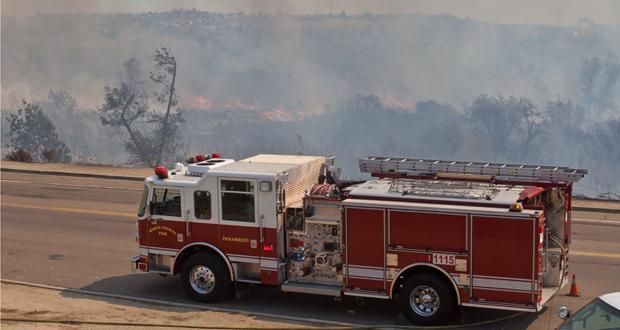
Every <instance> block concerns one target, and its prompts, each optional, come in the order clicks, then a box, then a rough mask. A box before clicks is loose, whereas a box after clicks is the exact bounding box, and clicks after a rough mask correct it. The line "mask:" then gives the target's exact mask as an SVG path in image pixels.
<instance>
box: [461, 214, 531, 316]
mask: <svg viewBox="0 0 620 330" xmlns="http://www.w3.org/2000/svg"><path fill="white" fill-rule="evenodd" d="M472 219H473V220H472V257H471V260H472V261H471V262H472V292H471V300H472V303H475V304H480V305H484V304H486V305H498V304H501V305H502V306H506V307H514V308H524V307H526V306H530V307H531V306H533V305H535V304H534V301H533V300H534V266H535V264H534V263H535V260H534V244H535V237H534V235H535V233H536V230H535V223H536V222H535V221H534V219H533V218H504V217H494V216H481V215H474V216H473V217H472Z"/></svg>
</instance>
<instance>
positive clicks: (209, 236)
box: [184, 186, 220, 245]
mask: <svg viewBox="0 0 620 330" xmlns="http://www.w3.org/2000/svg"><path fill="white" fill-rule="evenodd" d="M214 188H215V187H213V186H206V187H199V188H198V189H192V188H186V189H185V195H184V200H185V213H184V219H185V230H184V236H185V243H186V244H189V243H192V242H207V243H210V244H215V245H217V244H218V243H219V240H220V237H219V228H218V218H217V214H216V213H217V212H216V209H215V205H217V204H216V203H217V198H216V197H217V190H216V189H214Z"/></svg>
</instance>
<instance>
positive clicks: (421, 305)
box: [400, 273, 454, 325]
mask: <svg viewBox="0 0 620 330" xmlns="http://www.w3.org/2000/svg"><path fill="white" fill-rule="evenodd" d="M400 303H401V308H402V310H403V313H404V314H405V316H406V317H407V319H409V321H411V322H413V323H415V324H418V325H432V324H437V323H439V322H442V321H445V320H446V319H447V318H448V317H449V316H450V314H452V310H453V308H454V297H453V295H452V290H451V289H450V287H449V286H448V285H447V284H446V282H445V281H443V280H442V279H440V278H438V277H437V276H435V275H433V274H430V273H417V274H413V275H412V276H411V277H409V278H408V279H407V280H406V281H405V285H404V286H403V288H402V289H401V291H400Z"/></svg>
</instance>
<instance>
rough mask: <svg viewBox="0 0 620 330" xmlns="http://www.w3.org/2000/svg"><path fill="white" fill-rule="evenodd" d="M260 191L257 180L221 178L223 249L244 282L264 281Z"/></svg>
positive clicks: (221, 242) (220, 197) (221, 244)
mask: <svg viewBox="0 0 620 330" xmlns="http://www.w3.org/2000/svg"><path fill="white" fill-rule="evenodd" d="M257 189H258V187H257V180H255V179H246V178H228V177H226V178H224V177H222V178H219V179H218V191H219V212H218V213H219V223H220V248H221V249H222V251H224V253H226V255H227V256H228V258H229V260H230V261H231V262H232V263H233V267H234V268H235V274H236V276H237V280H239V281H242V282H260V280H261V273H260V249H259V245H260V244H259V243H260V221H259V216H258V215H259V212H258V193H257Z"/></svg>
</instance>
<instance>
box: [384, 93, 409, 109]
mask: <svg viewBox="0 0 620 330" xmlns="http://www.w3.org/2000/svg"><path fill="white" fill-rule="evenodd" d="M379 99H380V100H381V103H382V104H383V105H384V106H386V107H388V108H400V109H413V108H414V105H413V103H411V102H408V101H401V100H399V99H397V98H395V97H393V96H390V95H381V96H379Z"/></svg>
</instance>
